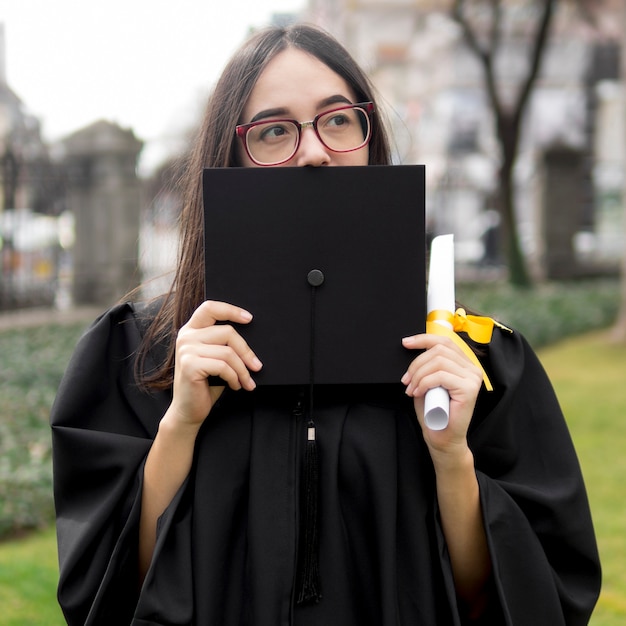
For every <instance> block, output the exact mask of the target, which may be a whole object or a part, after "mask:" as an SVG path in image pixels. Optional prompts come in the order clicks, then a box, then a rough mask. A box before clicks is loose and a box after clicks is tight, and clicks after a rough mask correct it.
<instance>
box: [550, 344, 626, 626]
mask: <svg viewBox="0 0 626 626" xmlns="http://www.w3.org/2000/svg"><path fill="white" fill-rule="evenodd" d="M540 356H541V360H542V362H543V364H544V366H545V368H546V370H547V371H548V374H549V375H550V377H551V379H552V382H553V383H554V386H555V388H556V390H557V394H558V396H559V399H560V401H561V405H562V407H563V411H564V413H565V415H566V417H567V419H568V422H569V426H570V429H571V432H572V436H573V438H574V442H575V444H576V448H577V451H578V456H579V459H580V463H581V466H582V469H583V474H584V476H585V481H586V484H587V490H588V492H589V501H590V504H591V511H592V514H593V518H594V523H595V528H596V534H597V538H598V544H599V549H600V558H601V560H602V568H603V588H602V593H601V596H600V600H599V602H598V606H597V608H596V611H595V613H594V616H593V618H592V620H591V624H592V626H617V625H618V624H624V623H626V497H625V494H626V491H625V490H624V481H625V480H626V454H624V451H625V450H626V419H624V417H625V416H626V346H624V345H623V344H622V345H616V344H612V343H611V341H610V338H609V335H608V333H594V334H591V335H586V336H584V337H580V338H575V339H569V340H566V341H564V342H562V343H560V344H559V345H556V346H551V347H550V348H546V349H543V350H542V351H541V352H540Z"/></svg>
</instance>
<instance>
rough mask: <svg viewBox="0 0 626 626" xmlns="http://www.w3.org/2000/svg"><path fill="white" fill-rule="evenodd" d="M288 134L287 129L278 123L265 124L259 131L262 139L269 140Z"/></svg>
mask: <svg viewBox="0 0 626 626" xmlns="http://www.w3.org/2000/svg"><path fill="white" fill-rule="evenodd" d="M288 134H289V131H288V129H287V128H286V127H285V126H282V125H280V124H272V125H271V126H266V127H264V128H263V130H262V131H261V134H260V137H261V140H262V141H271V140H273V139H281V138H283V137H285V136H286V135H288Z"/></svg>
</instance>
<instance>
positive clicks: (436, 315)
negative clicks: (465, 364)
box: [426, 309, 511, 391]
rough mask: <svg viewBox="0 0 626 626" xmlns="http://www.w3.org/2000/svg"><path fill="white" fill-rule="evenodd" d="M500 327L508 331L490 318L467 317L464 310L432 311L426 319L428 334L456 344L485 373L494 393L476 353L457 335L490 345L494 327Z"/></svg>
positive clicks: (490, 385)
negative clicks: (440, 322)
mask: <svg viewBox="0 0 626 626" xmlns="http://www.w3.org/2000/svg"><path fill="white" fill-rule="evenodd" d="M437 320H442V321H444V322H448V324H450V326H452V330H451V329H449V328H448V327H447V326H444V325H443V324H438V323H437ZM494 326H499V327H501V328H504V329H506V330H509V332H511V331H510V329H508V328H506V326H502V325H501V324H498V322H496V321H495V320H493V319H491V318H490V317H479V316H478V315H467V313H466V312H465V310H464V309H457V310H456V312H455V313H451V312H450V311H443V310H437V311H431V312H430V313H429V314H428V316H427V317H426V332H427V333H431V334H433V335H441V336H443V337H449V338H450V339H452V341H454V343H456V345H457V346H459V348H461V350H463V352H464V353H465V354H466V355H467V356H468V358H469V359H470V360H471V361H472V363H474V365H476V366H478V367H480V369H481V370H482V373H483V382H484V383H485V387H486V388H487V390H488V391H493V385H492V384H491V381H490V380H489V377H488V376H487V372H485V368H484V367H483V366H482V365H481V363H480V361H479V360H478V357H477V356H476V354H475V353H474V351H473V350H472V349H471V348H470V347H469V346H468V345H467V344H466V343H465V342H464V341H463V339H461V337H459V336H458V335H457V333H467V335H468V336H469V337H470V339H472V340H473V341H475V342H476V343H489V342H490V341H491V336H492V334H493V327H494Z"/></svg>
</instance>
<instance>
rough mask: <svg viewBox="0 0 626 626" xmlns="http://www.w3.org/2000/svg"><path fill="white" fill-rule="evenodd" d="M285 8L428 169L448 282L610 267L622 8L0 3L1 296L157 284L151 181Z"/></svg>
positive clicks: (397, 147)
mask: <svg viewBox="0 0 626 626" xmlns="http://www.w3.org/2000/svg"><path fill="white" fill-rule="evenodd" d="M302 20H304V21H309V22H313V23H316V24H319V25H321V26H323V27H324V28H326V29H328V30H329V31H331V32H332V33H333V34H335V35H336V36H337V37H338V38H339V39H340V41H342V42H343V43H344V44H345V45H346V47H347V48H348V49H349V50H350V51H351V52H352V54H353V55H354V56H355V57H356V58H357V60H358V61H359V62H360V63H361V64H362V65H363V66H364V67H365V68H366V70H367V71H368V73H369V75H370V76H371V78H372V80H373V82H374V84H375V85H376V86H377V88H378V90H379V91H380V93H381V95H382V101H383V102H384V105H385V109H386V111H385V113H386V115H387V118H388V120H389V122H390V125H391V127H392V129H393V133H394V140H395V144H394V156H395V161H396V162H398V163H424V164H426V172H427V196H428V197H427V219H428V230H429V232H430V233H431V234H433V235H436V234H441V233H454V234H455V242H456V256H457V262H458V265H459V270H458V271H459V277H460V279H463V278H469V279H478V280H485V279H501V278H505V279H506V280H509V281H510V282H511V283H512V284H515V285H520V286H528V285H533V284H536V283H540V282H542V281H550V280H559V281H560V280H569V279H580V278H585V277H593V276H610V275H613V276H617V275H618V273H619V269H620V263H621V260H622V259H623V256H624V255H623V248H624V245H623V244H624V209H623V205H624V202H623V193H622V191H623V186H624V182H623V181H624V171H625V162H624V144H625V142H626V128H625V125H624V119H625V114H624V113H625V111H626V102H625V99H624V90H623V86H622V85H623V77H622V73H623V71H622V69H621V68H622V64H621V63H620V59H621V55H622V52H621V50H622V43H623V41H624V39H625V37H626V33H625V31H626V26H625V24H626V17H624V10H623V3H622V2H619V1H618V0H558V1H557V0H542V1H535V0H501V1H499V2H492V1H484V2H483V1H480V0H472V1H471V2H470V1H465V0H378V1H376V0H360V1H359V0H309V1H308V2H307V1H305V0H283V2H282V3H281V2H279V1H278V0H274V1H273V2H272V0H264V1H262V2H261V1H258V0H257V1H248V2H230V3H223V4H222V3H220V6H219V8H218V7H217V5H216V3H214V2H198V1H193V0H182V1H181V2H180V3H177V4H176V7H175V8H173V5H171V3H167V2H159V1H152V2H147V1H146V2H143V1H136V2H133V3H123V2H121V1H120V0H113V1H112V2H109V3H107V5H106V7H105V6H94V5H92V4H91V3H84V2H79V1H77V0H60V1H58V2H55V3H48V2H44V1H37V0H24V1H22V0H19V1H18V0H5V2H4V3H3V5H2V6H1V7H0V237H1V238H0V246H1V254H0V276H1V279H2V282H1V283H0V308H1V309H10V308H15V307H24V306H33V305H42V304H48V305H53V306H56V307H68V306H71V305H72V304H95V305H107V304H109V303H111V302H112V301H114V300H115V299H117V298H118V297H120V296H121V295H123V294H124V293H126V292H127V291H128V290H129V289H131V288H132V287H134V286H136V285H137V284H139V283H140V282H142V281H144V280H146V279H152V278H155V277H162V276H163V274H164V273H166V272H167V271H168V270H169V269H170V268H171V266H172V263H173V258H174V253H175V243H174V241H175V223H176V217H177V211H178V208H179V202H178V198H177V197H176V194H175V191H173V190H172V189H171V188H168V187H167V186H165V182H166V181H167V180H168V175H169V173H170V172H171V171H172V170H171V166H172V162H174V161H175V160H176V159H178V158H180V157H181V156H182V155H184V153H185V150H186V149H187V145H188V141H189V139H190V137H191V136H192V135H193V132H194V128H195V127H196V125H197V123H198V122H199V117H200V112H201V110H202V106H203V103H204V101H205V99H206V97H207V94H208V93H209V92H210V89H211V86H212V84H213V82H214V80H215V79H216V77H217V75H218V74H219V72H220V70H221V68H222V66H223V64H224V62H225V61H226V59H227V58H228V57H229V55H230V53H231V52H232V51H233V49H234V48H235V47H236V46H237V45H238V44H239V43H240V42H241V40H242V39H243V38H244V37H245V35H246V34H248V33H249V32H250V31H251V30H253V29H254V28H259V27H261V26H263V25H265V24H267V23H290V22H293V21H302ZM167 280H168V279H167V278H161V279H159V280H157V281H156V282H154V283H152V287H151V289H154V290H155V291H160V290H161V289H163V288H164V287H165V286H166V285H167Z"/></svg>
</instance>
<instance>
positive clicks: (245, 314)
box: [239, 309, 252, 321]
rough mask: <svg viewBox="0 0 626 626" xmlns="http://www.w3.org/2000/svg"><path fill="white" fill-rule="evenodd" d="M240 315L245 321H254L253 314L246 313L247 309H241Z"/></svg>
mask: <svg viewBox="0 0 626 626" xmlns="http://www.w3.org/2000/svg"><path fill="white" fill-rule="evenodd" d="M239 313H240V315H241V317H242V319H244V320H247V321H250V320H251V319H252V313H250V312H249V311H246V310H245V309H241V311H240V312H239Z"/></svg>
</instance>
